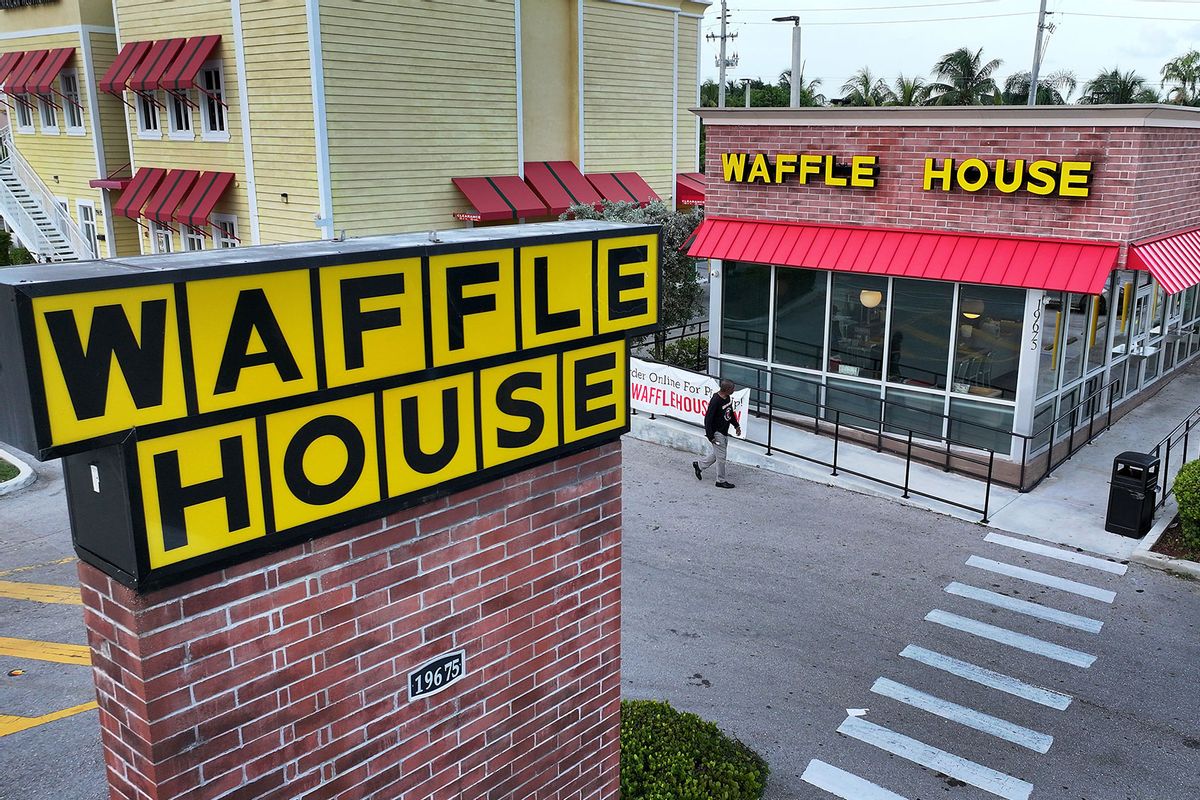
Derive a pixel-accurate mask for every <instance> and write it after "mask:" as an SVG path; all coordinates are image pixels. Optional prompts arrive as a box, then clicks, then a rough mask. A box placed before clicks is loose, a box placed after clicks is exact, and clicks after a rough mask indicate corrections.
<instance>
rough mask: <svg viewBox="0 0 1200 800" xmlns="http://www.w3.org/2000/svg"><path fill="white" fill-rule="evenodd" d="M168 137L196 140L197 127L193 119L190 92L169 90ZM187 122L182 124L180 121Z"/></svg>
mask: <svg viewBox="0 0 1200 800" xmlns="http://www.w3.org/2000/svg"><path fill="white" fill-rule="evenodd" d="M166 100H167V138H169V139H172V140H174V141H177V142H194V141H196V128H195V125H194V120H193V119H192V102H191V97H190V96H189V94H188V93H180V94H175V93H174V92H167V97H166ZM181 122H182V123H185V124H186V127H185V126H184V125H180V124H179V123H181Z"/></svg>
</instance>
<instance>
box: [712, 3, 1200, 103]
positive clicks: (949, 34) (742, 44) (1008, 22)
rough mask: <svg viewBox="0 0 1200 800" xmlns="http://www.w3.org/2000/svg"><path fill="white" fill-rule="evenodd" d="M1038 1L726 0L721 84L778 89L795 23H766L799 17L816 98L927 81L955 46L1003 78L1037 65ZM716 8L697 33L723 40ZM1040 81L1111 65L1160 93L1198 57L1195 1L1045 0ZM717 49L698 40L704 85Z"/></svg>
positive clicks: (1083, 77)
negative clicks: (865, 81)
mask: <svg viewBox="0 0 1200 800" xmlns="http://www.w3.org/2000/svg"><path fill="white" fill-rule="evenodd" d="M1038 6H1039V0H730V2H729V12H730V14H729V19H730V26H729V33H736V34H737V38H736V39H733V40H730V41H729V42H728V44H727V48H728V52H729V53H730V54H732V53H737V54H738V58H739V63H738V66H737V67H734V68H731V69H729V70H728V71H727V75H726V77H727V79H729V80H737V79H738V78H760V79H762V80H765V81H775V80H777V79H778V77H779V73H780V72H782V71H783V70H785V69H788V68H790V66H791V35H792V34H791V27H792V25H791V23H778V22H771V17H774V16H787V15H792V14H798V15H799V16H800V25H801V31H802V35H801V59H802V61H803V62H804V73H805V77H806V78H807V79H811V78H820V79H821V81H822V83H821V87H820V91H821V92H822V93H823V94H825V95H826V96H829V97H839V96H841V91H840V89H841V86H842V84H843V83H845V82H846V80H847V79H849V77H850V76H852V75H853V74H854V73H855V72H856V71H858V70H859V69H860V68H862V67H864V66H869V67H870V68H871V72H872V73H874V74H877V75H879V76H882V77H883V78H885V79H886V80H887V81H888V83H889V84H892V83H894V82H895V79H896V76H897V74H899V73H904V74H905V75H906V76H912V75H921V76H923V77H925V78H926V79H927V80H928V79H929V77H930V76H929V70H930V68H931V67H932V66H933V64H934V62H935V61H937V60H938V59H939V58H940V57H941V56H942V55H944V54H945V53H948V52H950V51H952V50H956V49H958V48H959V47H969V48H971V49H972V50H976V49H979V48H983V57H984V60H985V61H986V60H989V59H992V58H999V59H1001V60H1002V61H1003V64H1001V66H1000V69H999V71H998V72H999V75H1000V78H1001V81H1000V82H1001V83H1002V82H1003V78H1004V77H1007V76H1008V75H1010V74H1012V73H1013V72H1018V71H1028V70H1029V68H1030V66H1031V65H1032V63H1033V46H1034V38H1035V36H1036V34H1037V15H1038ZM720 9H721V3H720V0H715V2H713V4H712V6H710V7H709V9H708V13H707V14H706V15H705V18H704V20H703V22H702V25H701V28H702V31H703V33H704V34H705V35H706V36H707V34H709V33H712V34H714V35H716V34H719V33H720V13H721V12H720ZM1046 10H1047V11H1048V12H1054V13H1050V14H1048V15H1047V22H1048V23H1050V24H1052V25H1053V26H1054V30H1053V32H1049V31H1048V32H1047V33H1046V34H1045V37H1044V38H1045V40H1046V41H1045V44H1044V57H1043V59H1042V67H1041V73H1042V74H1043V75H1045V74H1046V73H1047V72H1054V71H1055V70H1059V69H1069V70H1071V71H1073V72H1074V73H1075V75H1076V77H1077V78H1078V81H1079V88H1078V89H1076V91H1075V94H1074V95H1073V96H1072V97H1071V98H1070V99H1072V100H1074V99H1077V98H1078V96H1079V94H1080V91H1081V90H1082V88H1083V84H1084V83H1085V82H1086V81H1088V80H1089V79H1091V78H1092V77H1094V76H1095V75H1096V73H1097V72H1099V71H1100V70H1102V69H1104V70H1106V69H1111V68H1112V67H1114V66H1116V67H1120V69H1121V70H1122V71H1127V70H1136V71H1137V72H1138V73H1139V74H1140V75H1142V76H1144V77H1146V78H1147V79H1148V83H1149V84H1150V85H1152V86H1154V87H1155V88H1157V87H1158V86H1159V84H1160V81H1161V76H1160V74H1159V71H1160V70H1161V68H1162V65H1163V63H1165V62H1166V61H1168V60H1170V59H1171V58H1174V57H1175V56H1178V55H1181V54H1183V53H1185V52H1187V51H1188V50H1189V49H1192V48H1197V49H1200V0H1047V4H1046ZM718 45H719V42H715V41H708V40H707V38H706V39H705V40H704V42H703V47H702V49H701V61H700V70H701V78H702V79H709V78H712V79H714V80H715V79H716V78H717V66H716V58H717V52H718Z"/></svg>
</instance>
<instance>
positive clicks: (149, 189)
mask: <svg viewBox="0 0 1200 800" xmlns="http://www.w3.org/2000/svg"><path fill="white" fill-rule="evenodd" d="M166 175H167V171H166V170H165V169H162V168H160V167H141V168H139V169H138V171H137V172H136V173H135V174H134V176H133V180H132V181H130V182H129V185H128V186H126V187H125V190H124V191H122V192H121V198H120V199H119V200H117V202H115V203H113V209H112V210H113V213H114V214H120V215H121V216H122V217H129V218H130V219H137V218H138V217H140V216H142V207H143V206H145V205H146V203H148V202H149V201H150V195H152V194H154V190H155V189H157V188H158V184H159V183H161V182H162V179H163V178H164V177H166Z"/></svg>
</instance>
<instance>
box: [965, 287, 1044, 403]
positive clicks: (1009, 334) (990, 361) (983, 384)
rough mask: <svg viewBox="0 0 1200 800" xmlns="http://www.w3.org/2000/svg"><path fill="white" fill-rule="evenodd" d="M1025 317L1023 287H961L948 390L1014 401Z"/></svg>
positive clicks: (1039, 394)
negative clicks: (952, 368)
mask: <svg viewBox="0 0 1200 800" xmlns="http://www.w3.org/2000/svg"><path fill="white" fill-rule="evenodd" d="M1024 319H1025V290H1024V289H1007V288H1002V287H999V286H975V285H969V284H962V285H960V287H959V295H958V319H956V320H955V329H956V339H955V345H954V378H953V381H952V383H951V387H950V388H951V390H952V391H954V392H957V393H959V394H972V395H976V396H978V397H994V398H997V399H1001V400H1013V399H1015V398H1016V396H1017V372H1018V367H1019V365H1020V363H1021V331H1022V329H1023V324H1024ZM1043 320H1045V316H1043ZM1042 330H1043V331H1046V328H1043V329H1042ZM1041 394H1042V393H1041V392H1040V391H1039V392H1038V396H1039V397H1040V396H1041Z"/></svg>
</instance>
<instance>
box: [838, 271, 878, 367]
mask: <svg viewBox="0 0 1200 800" xmlns="http://www.w3.org/2000/svg"><path fill="white" fill-rule="evenodd" d="M887 289H888V281H887V278H880V277H877V276H874V275H848V274H846V273H840V272H835V273H833V278H832V288H831V289H830V306H829V371H830V372H833V373H837V374H839V375H850V376H854V377H858V378H872V379H874V380H878V379H879V377H880V375H881V374H882V372H883V336H884V331H885V328H886V324H885V319H884V316H885V314H886V312H887Z"/></svg>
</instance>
